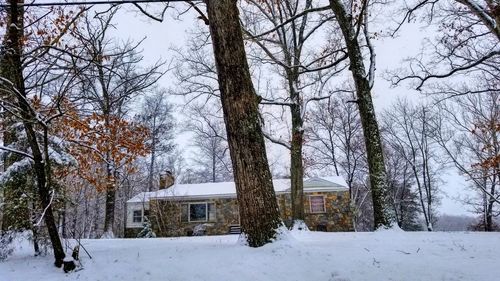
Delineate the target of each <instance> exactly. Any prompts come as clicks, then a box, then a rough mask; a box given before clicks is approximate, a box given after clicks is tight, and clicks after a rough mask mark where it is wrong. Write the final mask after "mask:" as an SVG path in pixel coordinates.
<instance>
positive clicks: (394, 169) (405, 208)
mask: <svg viewBox="0 0 500 281" xmlns="http://www.w3.org/2000/svg"><path fill="white" fill-rule="evenodd" d="M384 152H385V156H386V158H385V160H386V162H385V164H386V170H387V184H388V187H389V189H388V192H389V196H390V200H389V202H390V204H391V207H392V209H393V211H394V217H395V219H396V222H397V223H398V226H399V227H400V228H401V229H403V230H409V231H415V230H422V225H421V222H420V215H421V213H422V207H421V200H420V197H419V194H420V193H418V192H417V191H416V189H415V176H414V173H413V170H412V168H411V165H410V163H409V162H408V161H407V160H406V159H405V155H404V154H402V153H400V151H398V150H396V149H395V148H394V147H393V146H391V145H390V144H389V145H386V146H385V151H384ZM432 229H433V230H434V225H433V227H432Z"/></svg>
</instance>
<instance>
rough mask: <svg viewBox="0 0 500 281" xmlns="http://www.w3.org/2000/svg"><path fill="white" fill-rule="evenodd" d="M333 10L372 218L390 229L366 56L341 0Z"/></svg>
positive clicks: (332, 1)
mask: <svg viewBox="0 0 500 281" xmlns="http://www.w3.org/2000/svg"><path fill="white" fill-rule="evenodd" d="M330 6H331V8H332V10H333V13H334V14H335V17H336V19H337V22H338V24H339V26H340V29H341V30H342V34H343V36H344V40H345V42H346V47H347V52H348V56H349V60H350V63H351V65H350V68H349V69H350V70H351V72H352V76H353V79H354V83H355V86H356V94H357V104H358V108H359V115H360V119H361V125H362V127H363V135H364V139H365V146H366V152H367V156H368V159H367V162H368V169H369V172H370V188H371V193H372V200H373V216H374V224H375V228H378V227H380V226H390V224H391V219H390V216H389V212H388V211H389V210H388V208H387V206H386V202H385V200H386V192H387V184H386V172H385V165H384V156H383V152H382V143H381V140H380V132H379V129H378V124H377V119H376V117H375V110H374V108H373V101H372V96H371V86H370V83H369V81H368V79H367V75H366V70H365V66H364V63H363V54H362V52H361V48H360V46H359V42H358V38H357V34H356V29H355V28H354V26H353V24H352V22H351V20H352V16H351V15H348V13H347V11H346V10H345V7H344V4H343V3H342V2H341V1H340V0H330Z"/></svg>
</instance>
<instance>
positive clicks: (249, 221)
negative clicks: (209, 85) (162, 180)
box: [206, 0, 281, 247]
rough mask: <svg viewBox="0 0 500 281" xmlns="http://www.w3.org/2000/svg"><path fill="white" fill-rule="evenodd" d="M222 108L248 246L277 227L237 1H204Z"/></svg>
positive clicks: (263, 241)
mask: <svg viewBox="0 0 500 281" xmlns="http://www.w3.org/2000/svg"><path fill="white" fill-rule="evenodd" d="M206 4H207V11H208V18H209V21H210V23H209V25H210V34H211V37H212V42H213V48H214V55H215V62H216V66H217V74H218V80H219V87H220V91H221V101H222V109H223V112H224V120H225V123H226V131H227V138H228V143H229V150H230V155H231V161H232V164H233V173H234V179H235V183H236V193H237V197H238V207H239V212H240V218H241V227H242V230H243V232H244V233H245V234H246V235H247V241H248V244H249V246H251V247H260V246H262V245H264V244H266V243H269V242H271V241H272V239H273V238H275V237H276V235H277V231H276V230H277V228H278V227H279V226H280V225H281V219H280V217H279V211H278V204H277V201H276V195H275V192H274V189H273V183H272V176H271V172H270V170H269V164H268V162H267V156H266V147H265V143H264V137H263V134H262V130H261V126H260V116H259V111H258V105H259V98H258V96H257V95H256V93H255V90H254V87H253V84H252V80H251V77H250V71H249V67H248V62H247V60H246V53H245V48H244V43H243V36H242V31H241V26H240V20H239V12H238V8H237V6H236V0H207V1H206Z"/></svg>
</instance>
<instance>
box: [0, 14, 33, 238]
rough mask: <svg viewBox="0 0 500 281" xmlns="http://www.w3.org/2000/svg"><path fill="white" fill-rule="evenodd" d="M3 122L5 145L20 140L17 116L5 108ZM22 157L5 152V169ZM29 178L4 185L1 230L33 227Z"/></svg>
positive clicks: (10, 97) (0, 72) (4, 96)
mask: <svg viewBox="0 0 500 281" xmlns="http://www.w3.org/2000/svg"><path fill="white" fill-rule="evenodd" d="M18 13H19V14H18V16H19V17H20V20H19V21H18V23H20V24H22V23H23V21H22V17H23V10H22V9H20V10H19V12H18ZM20 28H21V29H22V28H23V27H22V26H21V27H20ZM8 36H10V34H9V33H7V34H5V38H4V41H7V40H9V38H8ZM6 59H7V57H5V56H3V55H2V54H0V76H2V77H5V78H9V77H10V76H12V75H11V74H10V71H11V69H10V67H9V62H8V61H6ZM0 98H1V100H2V101H1V102H2V103H3V101H4V100H5V101H14V100H16V96H15V95H14V94H13V93H8V91H7V92H4V91H2V93H1V96H0ZM1 122H2V127H3V128H4V131H3V145H4V146H9V145H12V144H14V143H16V142H18V138H17V133H16V128H15V127H14V124H15V123H16V122H17V120H16V117H15V116H13V115H12V114H10V113H9V112H8V111H5V110H4V111H3V112H2V116H1ZM22 158H23V157H22V156H20V155H18V154H15V153H5V155H4V157H3V167H4V171H5V170H6V169H8V168H9V167H10V166H11V165H12V164H14V163H15V162H17V161H20V160H22ZM27 178H28V177H26V175H23V174H21V175H19V174H17V173H14V175H13V178H11V179H10V180H9V182H7V183H6V184H4V185H3V186H2V189H3V202H4V205H3V206H2V220H1V223H2V225H1V227H2V228H1V230H3V231H8V230H15V231H18V230H19V231H22V230H23V229H31V220H30V210H29V205H30V204H33V202H28V200H27V198H26V196H23V194H25V193H26V190H27V189H28V188H29V186H28V185H29V183H28V181H27Z"/></svg>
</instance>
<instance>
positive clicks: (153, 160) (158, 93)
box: [136, 90, 175, 191]
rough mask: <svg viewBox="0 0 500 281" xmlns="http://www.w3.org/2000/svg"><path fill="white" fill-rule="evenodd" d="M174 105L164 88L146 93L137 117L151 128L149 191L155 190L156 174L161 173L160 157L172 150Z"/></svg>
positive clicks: (149, 138)
mask: <svg viewBox="0 0 500 281" xmlns="http://www.w3.org/2000/svg"><path fill="white" fill-rule="evenodd" d="M172 110H173V109H172V106H171V105H170V104H169V103H168V101H167V95H166V93H165V92H164V91H162V90H155V91H153V92H152V93H151V94H150V95H145V96H144V100H143V102H142V106H141V112H140V113H139V115H138V116H137V117H136V118H138V120H139V122H140V123H141V124H143V125H144V126H145V127H146V128H148V129H149V136H148V143H147V144H148V146H149V148H150V151H151V154H150V156H149V167H148V184H147V186H148V191H153V185H154V181H155V180H154V179H155V177H154V175H155V174H159V171H158V170H157V169H156V168H157V162H158V158H160V157H162V156H165V154H168V153H170V152H172V150H173V149H174V148H175V145H174V143H173V138H174V135H173V130H174V120H173V116H172Z"/></svg>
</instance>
